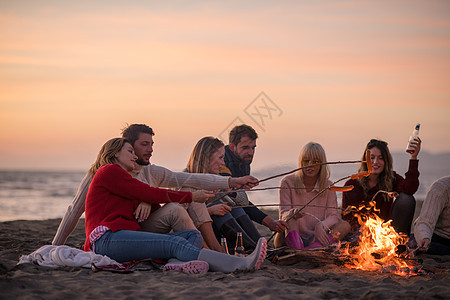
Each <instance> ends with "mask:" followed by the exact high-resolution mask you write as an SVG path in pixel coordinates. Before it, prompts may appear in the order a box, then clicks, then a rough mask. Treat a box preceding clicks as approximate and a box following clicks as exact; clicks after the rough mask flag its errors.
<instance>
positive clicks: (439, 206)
mask: <svg viewBox="0 0 450 300" xmlns="http://www.w3.org/2000/svg"><path fill="white" fill-rule="evenodd" d="M433 233H435V234H437V235H438V236H440V237H443V238H446V239H450V176H445V177H442V178H440V179H438V180H436V181H435V182H433V184H432V185H431V187H430V188H429V190H428V192H427V196H426V198H425V201H424V202H423V205H422V210H421V211H420V215H419V217H418V218H417V219H416V221H415V223H414V237H415V238H416V241H417V242H418V243H420V242H421V241H422V240H423V239H425V238H428V239H430V240H431V237H432V235H433Z"/></svg>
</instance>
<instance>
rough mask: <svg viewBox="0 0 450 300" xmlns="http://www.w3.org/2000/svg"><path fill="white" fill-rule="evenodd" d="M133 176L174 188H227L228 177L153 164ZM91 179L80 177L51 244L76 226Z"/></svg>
mask: <svg viewBox="0 0 450 300" xmlns="http://www.w3.org/2000/svg"><path fill="white" fill-rule="evenodd" d="M134 177H135V178H137V179H138V180H140V181H142V182H144V183H147V184H149V185H150V186H152V187H167V188H176V187H180V186H188V187H193V188H197V189H205V190H216V189H228V188H229V185H228V179H229V178H227V177H223V176H217V175H212V174H189V173H185V172H172V171H170V170H169V169H166V168H164V167H161V166H157V165H154V164H149V165H147V166H145V167H143V168H142V169H141V170H140V171H139V172H138V173H137V174H136V175H135V176H134ZM91 181H92V178H91V176H90V175H89V174H86V176H84V178H83V179H82V181H81V183H80V185H79V187H78V191H77V193H76V195H75V197H74V199H73V200H72V203H71V204H70V205H69V207H67V210H66V213H65V214H64V217H63V219H62V220H61V223H60V224H59V227H58V230H57V232H56V234H55V237H54V238H53V242H52V244H53V245H63V244H64V243H65V242H66V240H67V238H68V237H69V235H70V234H71V233H72V231H73V230H74V229H75V226H77V224H78V220H79V219H80V218H81V216H82V215H83V213H84V208H85V207H84V204H85V201H86V195H87V193H88V190H89V185H90V184H91Z"/></svg>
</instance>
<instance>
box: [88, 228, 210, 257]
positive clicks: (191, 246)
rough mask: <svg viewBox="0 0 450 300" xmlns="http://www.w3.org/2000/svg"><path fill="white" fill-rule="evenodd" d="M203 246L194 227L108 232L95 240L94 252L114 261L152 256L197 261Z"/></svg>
mask: <svg viewBox="0 0 450 300" xmlns="http://www.w3.org/2000/svg"><path fill="white" fill-rule="evenodd" d="M202 245H203V238H202V235H201V234H200V232H199V231H197V230H184V231H178V232H173V233H168V234H160V233H153V232H145V231H131V230H119V231H116V232H112V231H110V230H109V231H107V232H106V233H105V234H104V235H102V236H101V237H100V238H99V239H98V240H97V241H96V242H95V253H97V254H101V255H106V256H108V257H110V258H112V259H114V260H115V261H117V262H127V261H132V260H141V259H147V258H154V259H160V260H166V261H167V260H169V259H170V258H177V259H178V260H181V261H191V260H196V259H197V258H198V255H199V254H200V250H201V249H200V248H201V247H202Z"/></svg>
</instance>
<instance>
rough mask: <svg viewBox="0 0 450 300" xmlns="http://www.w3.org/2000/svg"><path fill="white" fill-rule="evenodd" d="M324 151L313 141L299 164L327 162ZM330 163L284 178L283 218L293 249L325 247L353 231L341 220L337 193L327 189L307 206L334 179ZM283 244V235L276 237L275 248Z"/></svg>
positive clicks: (282, 192) (281, 212)
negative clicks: (331, 178)
mask: <svg viewBox="0 0 450 300" xmlns="http://www.w3.org/2000/svg"><path fill="white" fill-rule="evenodd" d="M326 161H327V159H326V156H325V151H324V149H323V148H322V146H321V145H320V144H317V143H313V142H310V143H308V144H306V145H305V146H304V147H303V149H302V150H301V152H300V155H299V158H298V166H299V168H300V167H305V166H308V165H313V164H318V163H324V162H326ZM329 178H330V171H329V168H328V165H318V166H311V167H307V168H305V169H301V170H298V171H297V172H295V173H294V174H291V175H287V176H286V177H284V178H283V179H282V180H281V189H280V204H281V205H280V219H283V220H287V223H288V227H289V229H288V230H287V231H286V236H285V243H286V245H287V246H288V247H290V248H293V249H311V248H316V247H321V246H326V245H328V244H330V243H333V242H336V241H337V239H342V238H344V236H345V235H346V234H347V233H348V232H349V231H350V225H349V224H348V223H347V222H345V221H343V220H341V219H340V217H339V210H338V209H337V198H336V192H334V191H330V190H326V191H325V192H324V193H322V194H321V195H320V196H318V197H317V198H316V199H314V201H313V202H312V203H311V205H309V206H306V207H305V208H303V209H302V211H301V212H299V213H297V212H298V211H299V209H300V208H302V206H303V205H306V204H307V203H308V202H309V201H310V200H311V199H312V198H313V197H315V196H316V195H317V194H318V193H319V191H320V190H322V189H324V188H327V187H328V186H329V185H330V184H331V181H330V180H329ZM332 233H333V234H332ZM282 245H283V236H277V238H276V239H275V247H280V246H282Z"/></svg>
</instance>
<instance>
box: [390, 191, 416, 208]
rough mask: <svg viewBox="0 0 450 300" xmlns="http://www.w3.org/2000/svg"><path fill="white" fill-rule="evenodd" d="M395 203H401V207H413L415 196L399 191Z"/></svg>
mask: <svg viewBox="0 0 450 300" xmlns="http://www.w3.org/2000/svg"><path fill="white" fill-rule="evenodd" d="M395 203H396V204H397V205H401V206H402V207H415V206H416V198H414V196H412V195H408V194H405V193H400V194H399V195H398V197H397V199H395Z"/></svg>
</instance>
